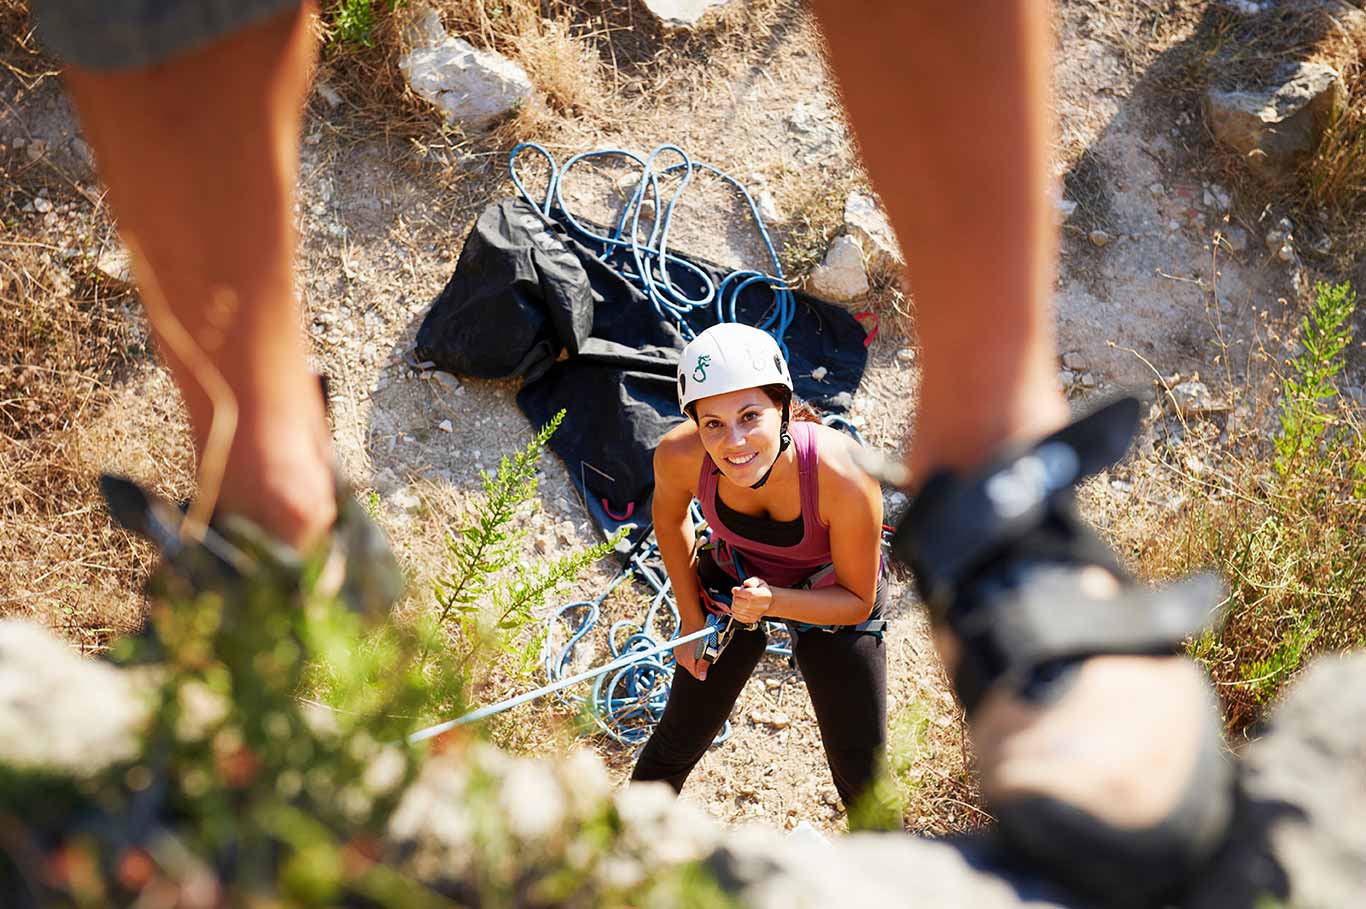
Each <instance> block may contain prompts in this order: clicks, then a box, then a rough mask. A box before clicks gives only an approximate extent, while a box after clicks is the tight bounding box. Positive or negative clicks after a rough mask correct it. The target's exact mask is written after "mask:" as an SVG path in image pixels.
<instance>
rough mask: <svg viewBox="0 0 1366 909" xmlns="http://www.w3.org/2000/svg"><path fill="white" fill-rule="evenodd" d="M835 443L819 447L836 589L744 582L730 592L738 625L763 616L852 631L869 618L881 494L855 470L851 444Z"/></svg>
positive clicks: (873, 595) (879, 545)
mask: <svg viewBox="0 0 1366 909" xmlns="http://www.w3.org/2000/svg"><path fill="white" fill-rule="evenodd" d="M835 442H836V444H838V445H840V446H841V447H839V448H836V445H828V446H827V445H822V447H821V466H820V484H821V486H820V500H821V501H820V507H821V512H822V513H823V514H824V515H827V516H828V518H827V520H826V523H828V524H829V525H830V553H831V558H832V559H833V561H834V565H835V578H836V583H835V584H833V585H832V586H829V587H822V588H820V589H819V590H793V589H790V588H785V587H772V588H770V587H768V586H767V585H765V584H763V583H762V581H761V580H760V579H746V580H745V583H744V584H743V585H741V586H740V587H737V588H735V591H734V593H735V600H736V602H735V604H733V605H732V607H731V609H732V611H733V612H734V614H735V616H736V618H738V619H740V620H741V621H745V622H746V623H749V622H754V621H757V619H756V618H750V617H749V616H750V615H751V614H752V613H753V612H754V611H755V610H762V613H761V617H764V618H770V619H792V620H794V621H797V622H809V623H811V624H813V625H857V624H858V623H859V622H862V621H864V620H865V619H867V618H868V616H869V614H871V613H872V611H873V606H874V605H875V603H876V601H877V580H878V568H879V566H880V564H881V561H882V492H881V490H880V489H879V488H878V484H877V481H876V480H874V479H872V478H871V477H869V476H868V475H867V474H865V473H864V472H863V471H861V470H859V469H858V468H857V467H856V466H854V464H853V462H852V459H851V458H850V456H849V449H848V448H847V447H844V444H845V443H847V445H853V444H854V443H852V442H848V441H847V440H845V439H844V438H843V437H840V438H838V439H836V440H835ZM765 605H766V608H765Z"/></svg>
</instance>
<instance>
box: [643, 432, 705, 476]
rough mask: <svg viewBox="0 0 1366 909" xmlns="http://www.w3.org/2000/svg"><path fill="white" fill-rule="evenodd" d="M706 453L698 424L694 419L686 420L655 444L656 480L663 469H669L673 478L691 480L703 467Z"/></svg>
mask: <svg viewBox="0 0 1366 909" xmlns="http://www.w3.org/2000/svg"><path fill="white" fill-rule="evenodd" d="M704 454H706V450H705V449H704V448H703V447H702V437H701V436H700V435H699V434H698V432H697V424H696V423H694V422H693V421H692V420H684V421H683V422H682V423H679V424H678V425H677V426H675V427H674V428H673V429H670V430H669V431H668V432H666V433H664V437H663V438H662V439H660V440H659V444H658V445H657V446H655V477H656V482H658V478H659V474H660V473H661V471H667V472H668V474H669V475H670V477H671V478H672V477H678V478H681V479H687V480H690V479H691V478H692V477H696V476H697V471H698V470H700V469H701V467H702V456H703V455H704Z"/></svg>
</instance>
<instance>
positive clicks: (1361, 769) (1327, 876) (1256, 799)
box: [1184, 654, 1366, 909]
mask: <svg viewBox="0 0 1366 909" xmlns="http://www.w3.org/2000/svg"><path fill="white" fill-rule="evenodd" d="M1363 729H1366V654H1356V655H1352V656H1345V657H1324V658H1321V659H1320V660H1319V661H1318V662H1316V663H1315V664H1314V665H1313V666H1311V667H1310V668H1309V669H1308V670H1307V671H1306V672H1305V674H1304V677H1303V678H1302V679H1300V680H1299V681H1297V682H1296V683H1295V684H1294V686H1293V687H1291V689H1290V691H1289V693H1288V695H1287V696H1286V698H1285V700H1284V702H1283V703H1282V704H1281V705H1280V707H1279V708H1277V709H1276V711H1275V713H1274V715H1273V717H1272V721H1271V724H1270V726H1269V729H1268V731H1267V732H1266V734H1265V735H1263V736H1262V737H1260V738H1259V739H1258V740H1256V741H1254V742H1253V743H1252V744H1251V745H1249V746H1248V747H1247V750H1246V752H1245V753H1244V754H1243V756H1242V760H1241V762H1240V763H1241V768H1242V773H1241V777H1242V785H1241V789H1242V791H1243V798H1242V801H1241V804H1240V805H1239V808H1238V813H1237V816H1236V817H1235V821H1234V832H1233V836H1232V838H1231V840H1230V842H1229V844H1228V846H1227V847H1226V848H1225V849H1224V850H1223V852H1222V853H1221V855H1220V856H1219V858H1218V859H1217V860H1216V862H1215V863H1214V865H1213V866H1212V867H1211V868H1210V869H1209V871H1208V872H1207V874H1206V876H1205V880H1204V881H1203V882H1202V884H1201V886H1199V887H1198V888H1197V889H1196V893H1195V895H1194V896H1193V898H1190V899H1188V900H1187V901H1186V902H1185V903H1184V906H1185V907H1187V909H1216V907H1230V906H1231V907H1235V909H1252V907H1257V906H1296V907H1303V909H1328V907H1338V906H1359V905H1361V900H1362V895H1363V893H1366V736H1364V735H1362V730H1363Z"/></svg>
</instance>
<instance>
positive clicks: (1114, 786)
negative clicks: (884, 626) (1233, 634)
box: [892, 398, 1233, 906]
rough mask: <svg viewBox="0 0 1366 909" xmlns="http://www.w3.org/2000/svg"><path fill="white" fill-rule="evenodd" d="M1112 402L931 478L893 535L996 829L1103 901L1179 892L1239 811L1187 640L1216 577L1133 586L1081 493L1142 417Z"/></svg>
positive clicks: (1214, 714)
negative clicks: (927, 618) (1082, 505)
mask: <svg viewBox="0 0 1366 909" xmlns="http://www.w3.org/2000/svg"><path fill="white" fill-rule="evenodd" d="M1138 420H1139V402H1138V401H1137V400H1134V399H1132V398H1126V399H1121V400H1119V401H1116V402H1113V403H1111V404H1109V405H1108V406H1105V407H1103V408H1101V409H1099V410H1097V411H1096V412H1094V413H1092V414H1091V415H1089V416H1087V417H1085V418H1083V419H1081V420H1078V421H1077V422H1075V423H1073V424H1071V425H1069V426H1067V427H1065V428H1063V429H1062V430H1060V431H1058V432H1057V433H1055V434H1053V435H1051V436H1049V437H1047V438H1045V439H1043V440H1042V441H1040V442H1038V443H1037V444H1034V445H1032V446H1028V447H1025V448H1022V449H1018V450H1015V451H1012V452H1009V453H1006V454H1004V455H1003V456H1002V457H1000V458H999V459H997V460H995V461H993V462H991V463H989V464H988V466H986V467H984V468H982V469H980V470H977V471H975V472H973V473H971V474H967V475H957V474H953V473H949V472H941V473H939V474H937V475H935V476H933V477H930V478H929V479H928V480H927V481H926V483H925V485H924V487H923V488H922V490H921V491H920V493H919V494H918V495H917V496H916V498H915V500H914V501H913V503H912V504H911V507H910V508H909V509H908V511H907V514H906V516H905V517H904V518H903V520H902V521H901V524H900V526H899V527H898V529H897V532H896V534H895V536H894V538H893V541H892V548H893V551H894V553H895V554H896V555H897V557H898V558H900V559H901V560H902V561H904V562H905V563H907V564H908V565H909V566H910V567H911V569H912V571H913V573H914V575H915V580H916V584H917V587H918V589H919V592H920V594H921V597H922V598H923V600H924V602H925V604H926V605H927V607H928V609H929V612H930V615H931V618H932V623H933V627H934V630H935V638H936V645H937V646H938V648H939V652H940V654H941V656H942V657H943V659H944V663H945V668H946V670H947V671H948V673H949V675H950V677H951V679H952V680H953V685H954V688H955V690H956V691H957V694H958V697H959V699H960V700H961V702H962V704H963V707H964V709H965V710H966V712H967V716H968V722H969V726H970V732H971V735H972V741H973V744H974V746H975V750H976V754H977V758H978V762H979V772H980V777H981V784H982V792H983V795H984V797H985V799H986V802H987V806H988V809H989V810H990V812H991V813H992V814H993V815H994V816H995V817H996V819H997V822H998V824H999V832H1000V835H1001V837H1002V839H1003V840H1004V841H1005V842H1006V843H1007V844H1009V846H1010V847H1011V848H1013V849H1014V850H1015V851H1017V852H1018V853H1020V854H1022V855H1023V856H1025V857H1026V858H1028V859H1029V860H1031V861H1033V862H1035V863H1038V864H1040V865H1042V866H1044V867H1046V868H1047V869H1049V870H1050V871H1051V872H1052V873H1053V874H1054V875H1055V876H1056V877H1057V878H1058V879H1059V880H1060V881H1062V882H1064V883H1066V884H1068V885H1070V886H1072V887H1074V888H1075V889H1077V890H1079V891H1081V892H1084V893H1086V894H1087V895H1089V896H1090V897H1092V898H1093V899H1095V900H1096V901H1097V902H1098V903H1099V904H1101V905H1113V906H1146V905H1151V904H1152V903H1153V902H1154V901H1159V900H1162V899H1164V898H1166V897H1168V896H1170V895H1171V894H1173V893H1176V892H1179V889H1180V887H1181V885H1182V883H1183V882H1184V881H1186V880H1188V879H1189V878H1190V876H1191V875H1192V874H1193V873H1194V872H1195V871H1196V870H1197V869H1198V868H1199V867H1200V866H1201V865H1202V864H1203V863H1204V862H1205V861H1206V860H1207V859H1209V858H1210V857H1211V856H1212V855H1213V853H1214V852H1215V850H1216V849H1217V848H1218V847H1219V845H1220V844H1221V842H1222V840H1223V838H1224V835H1225V832H1226V830H1227V827H1228V824H1229V821H1230V816H1231V813H1232V805H1233V775H1232V770H1231V767H1230V764H1229V763H1228V762H1227V761H1226V759H1225V756H1224V755H1225V749H1224V745H1223V741H1222V738H1221V735H1220V719H1219V714H1218V710H1217V706H1216V703H1215V700H1214V698H1213V694H1212V689H1211V686H1210V684H1209V681H1208V679H1207V678H1206V677H1205V675H1204V674H1203V672H1201V670H1199V669H1198V668H1197V667H1196V665H1195V664H1194V663H1193V662H1192V661H1191V660H1190V659H1188V658H1187V657H1185V656H1183V655H1182V645H1183V642H1184V641H1186V640H1187V639H1189V638H1190V637H1192V636H1194V635H1198V634H1200V633H1201V632H1202V630H1204V629H1206V628H1208V627H1210V625H1211V624H1212V623H1215V622H1217V621H1218V620H1219V614H1218V613H1219V603H1220V601H1221V599H1222V598H1221V595H1220V587H1219V584H1218V582H1217V580H1215V579H1213V578H1210V577H1207V576H1197V577H1194V578H1191V579H1188V580H1186V581H1183V582H1180V583H1177V584H1174V585H1172V586H1168V587H1164V588H1161V589H1149V588H1146V587H1141V586H1139V585H1137V584H1136V583H1135V582H1134V581H1133V580H1132V579H1131V578H1130V577H1129V576H1128V575H1127V574H1126V573H1125V571H1124V570H1123V569H1122V568H1121V567H1120V565H1119V564H1118V563H1117V561H1116V559H1115V557H1114V555H1113V554H1112V553H1111V552H1110V550H1109V549H1108V547H1106V545H1105V544H1104V543H1103V542H1102V541H1101V540H1100V539H1099V538H1098V537H1097V536H1096V534H1095V533H1094V532H1093V531H1092V530H1091V529H1090V528H1088V527H1087V526H1086V524H1085V523H1084V522H1083V521H1082V520H1081V518H1080V517H1079V515H1078V514H1077V512H1076V508H1075V503H1074V495H1073V491H1074V489H1075V487H1076V485H1077V484H1078V483H1079V482H1081V481H1082V480H1084V479H1086V478H1087V477H1090V476H1092V475H1094V474H1096V473H1098V472H1099V471H1101V470H1104V469H1105V468H1107V467H1109V466H1111V465H1113V464H1114V463H1116V462H1117V461H1119V459H1120V458H1121V457H1123V455H1124V453H1125V451H1126V450H1127V449H1128V447H1129V444H1130V443H1131V441H1132V439H1133V436H1134V434H1135V433H1136V431H1137V428H1138Z"/></svg>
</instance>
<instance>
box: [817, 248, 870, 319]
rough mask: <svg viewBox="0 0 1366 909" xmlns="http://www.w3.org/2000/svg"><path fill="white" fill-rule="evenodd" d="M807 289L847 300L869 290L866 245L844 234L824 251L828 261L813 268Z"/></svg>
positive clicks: (855, 298) (828, 297) (830, 297)
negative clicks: (865, 263) (864, 264)
mask: <svg viewBox="0 0 1366 909" xmlns="http://www.w3.org/2000/svg"><path fill="white" fill-rule="evenodd" d="M806 286H807V290H809V291H810V292H811V293H813V294H815V295H816V296H818V297H823V298H825V299H827V300H833V301H835V302H837V303H848V302H849V301H851V300H857V299H859V298H860V297H863V296H865V295H867V293H868V273H867V272H866V271H865V270H864V268H863V247H862V246H860V245H859V242H858V241H857V240H855V239H854V238H853V237H851V236H849V235H848V234H841V235H840V236H838V237H836V238H835V239H834V240H833V241H832V242H831V243H830V248H829V249H828V250H826V252H825V261H823V262H822V263H821V264H820V265H817V266H816V267H815V268H814V269H812V271H811V276H810V278H809V279H808V280H807V285H806Z"/></svg>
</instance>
